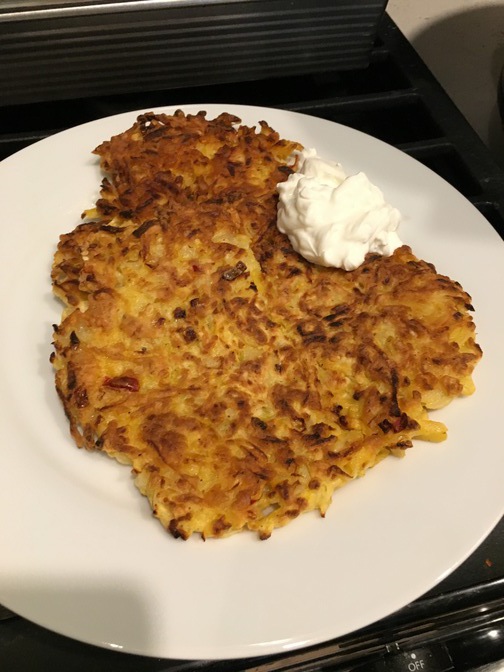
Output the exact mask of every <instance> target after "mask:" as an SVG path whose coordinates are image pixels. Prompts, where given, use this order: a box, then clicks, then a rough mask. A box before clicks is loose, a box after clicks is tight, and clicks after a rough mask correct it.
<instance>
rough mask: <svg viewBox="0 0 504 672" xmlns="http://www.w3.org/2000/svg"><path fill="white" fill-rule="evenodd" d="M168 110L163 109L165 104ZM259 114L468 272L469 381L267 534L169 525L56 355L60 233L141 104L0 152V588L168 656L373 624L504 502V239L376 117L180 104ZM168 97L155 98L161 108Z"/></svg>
mask: <svg viewBox="0 0 504 672" xmlns="http://www.w3.org/2000/svg"><path fill="white" fill-rule="evenodd" d="M174 109H175V108H171V109H166V110H163V111H166V112H173V111H174ZM200 109H206V110H207V111H208V115H209V117H213V116H215V115H217V114H218V113H219V112H222V111H227V112H232V113H234V114H236V115H237V116H239V117H240V118H241V119H242V120H243V121H244V122H245V123H247V124H255V123H257V122H258V121H260V120H262V119H264V120H265V121H267V122H268V123H269V124H270V125H271V126H272V127H273V128H275V129H276V130H278V131H279V132H280V134H281V135H282V136H283V137H286V138H289V139H293V140H297V141H299V142H301V143H302V144H303V145H305V146H306V147H315V148H317V149H318V151H319V153H320V154H321V155H322V156H324V157H325V158H328V159H332V160H335V161H339V162H341V163H342V164H343V166H344V168H345V169H346V170H347V172H349V173H350V172H357V171H359V170H363V171H364V172H366V173H367V175H368V177H369V178H370V179H371V181H373V182H374V183H375V184H377V185H378V186H379V187H380V188H381V189H382V190H383V191H384V193H385V196H386V198H387V200H388V201H389V202H390V203H392V204H393V205H395V206H396V207H398V208H399V209H400V210H401V212H402V213H403V217H404V221H403V223H402V226H401V229H400V234H401V237H402V240H403V241H404V242H406V243H407V244H409V245H411V247H412V248H413V251H414V252H415V253H416V255H417V256H419V257H422V258H424V259H426V260H428V261H431V262H433V263H434V264H435V265H436V267H437V269H438V271H439V272H441V273H444V274H447V275H449V276H451V277H452V278H453V279H456V280H458V281H459V282H461V284H462V285H463V287H464V288H465V289H466V290H467V291H468V292H469V293H470V294H471V295H472V297H473V302H474V305H475V308H476V313H475V320H476V324H477V327H478V330H477V332H478V341H479V343H480V344H481V346H482V348H483V351H484V357H483V360H482V361H481V362H480V363H479V365H478V367H477V369H476V374H475V382H476V385H477V391H476V393H475V394H474V395H473V396H472V397H469V398H465V399H460V400H456V401H454V402H453V403H452V404H451V405H450V406H449V407H447V408H445V409H443V410H441V411H438V412H436V413H435V414H434V416H435V417H436V418H439V419H440V420H442V421H443V422H445V423H446V424H447V425H448V429H449V438H448V440H447V441H445V442H444V443H441V444H429V443H424V442H421V441H418V442H416V444H415V446H414V448H412V449H411V450H409V451H408V453H407V455H406V457H405V459H404V460H396V459H393V458H389V459H387V460H385V462H383V463H382V464H380V465H379V467H377V468H376V469H373V470H372V471H371V472H369V474H368V475H367V476H366V477H365V478H364V479H361V480H358V481H355V482H353V483H351V484H349V485H348V486H346V487H345V488H343V489H342V490H341V491H339V492H337V493H336V494H335V496H334V498H333V503H332V506H331V507H330V509H329V512H328V514H327V516H326V518H325V519H322V518H321V517H320V516H318V515H317V514H315V513H310V514H306V515H303V516H301V517H300V518H299V519H298V520H296V521H295V522H294V523H292V524H291V525H289V526H287V527H286V528H283V529H281V530H277V531H276V532H275V533H274V534H273V536H272V537H271V538H270V539H269V540H268V541H259V540H258V539H257V538H256V537H255V536H254V535H253V534H252V533H250V534H249V533H243V534H238V535H235V536H232V537H230V538H228V539H223V540H209V541H206V542H203V541H202V540H201V539H200V538H196V537H194V538H191V539H190V540H189V541H187V542H182V541H180V540H175V539H173V538H172V537H171V536H170V535H169V534H167V533H166V532H164V531H163V529H162V527H161V525H160V524H159V522H157V521H156V520H155V519H154V518H153V517H152V515H151V512H150V508H149V506H148V503H147V501H146V500H145V499H144V498H143V497H141V496H140V495H139V493H138V492H137V491H136V489H135V487H134V485H133V481H132V477H131V475H130V471H129V469H128V468H125V467H121V466H119V465H118V464H116V463H115V462H113V461H112V460H110V459H108V458H107V457H105V456H104V455H101V454H95V453H87V452H85V451H80V450H78V449H77V448H76V447H75V446H74V444H73V441H72V440H71V439H70V436H69V430H68V423H67V420H66V418H65V417H64V413H63V410H62V408H61V405H60V403H59V400H58V398H57V395H56V393H55V390H54V381H53V372H52V368H51V365H50V363H49V355H50V353H51V350H52V348H51V338H52V327H51V325H52V323H57V322H59V321H60V313H61V306H60V304H59V303H58V302H57V301H56V300H55V299H54V298H53V296H52V293H51V284H50V269H51V264H52V257H53V253H54V251H55V248H56V244H57V241H58V236H59V235H60V234H62V233H64V232H68V231H70V230H72V229H73V228H74V226H75V225H76V224H78V223H79V221H80V219H79V218H80V213H81V212H82V211H83V210H84V209H85V208H87V207H89V206H91V205H93V203H94V201H95V199H96V197H97V196H98V189H99V184H100V179H101V177H100V171H99V168H98V165H97V159H96V157H94V156H93V155H92V154H91V151H92V150H93V149H94V147H95V146H97V145H98V144H99V143H100V142H101V141H102V140H105V139H108V138H109V137H110V136H111V135H113V134H115V133H120V132H121V131H123V130H126V129H127V128H128V127H129V126H130V125H131V124H132V123H133V121H134V120H135V118H136V116H137V114H138V112H132V113H128V114H121V115H117V116H114V117H109V118H106V119H102V120H99V121H95V122H91V123H88V124H84V125H82V126H79V127H76V128H73V129H70V130H67V131H65V132H63V133H59V134H57V135H54V136H52V137H50V138H48V139H46V140H43V141H41V142H39V143H37V144H35V145H32V146H30V147H28V148H27V149H24V150H22V151H21V152H19V153H18V154H15V155H14V156H12V157H10V158H8V159H7V160H5V161H3V162H2V163H1V164H0V203H1V204H2V239H1V247H0V288H1V289H0V311H1V315H2V325H3V326H2V329H1V332H0V400H1V404H0V409H1V410H0V427H1V431H2V444H1V445H2V452H1V455H2V469H1V470H0V537H1V539H2V548H1V552H0V602H2V603H3V604H4V605H5V606H6V607H9V608H10V609H12V610H14V611H16V612H17V613H19V614H20V615H21V616H24V617H26V618H28V619H30V620H32V621H34V622H36V623H38V624H41V625H43V626H45V627H47V628H49V629H51V630H53V631H56V632H59V633H62V634H64V635H68V636H70V637H72V638H75V639H78V640H81V641H85V642H89V643H92V644H97V645H100V646H104V647H108V648H112V649H119V650H122V651H126V652H131V653H138V654H145V655H150V656H156V657H166V658H183V659H198V658H214V659H222V658H233V657H245V656H258V655H262V654H269V653H276V652H285V651H288V650H292V649H296V648H299V647H304V646H307V645H313V644H316V643H318V642H321V641H325V640H328V639H331V638H335V637H339V636H342V635H344V634H346V633H349V632H351V631H353V630H356V629H358V628H361V627H363V626H366V625H368V624H370V623H372V622H374V621H376V620H377V619H380V618H381V617H384V616H386V615H388V614H390V613H391V612H393V611H395V610H396V609H398V608H400V607H402V606H404V605H406V604H407V603H409V602H410V601H412V600H413V599H415V598H417V597H419V596H420V595H422V594H423V593H424V592H425V591H427V590H428V589H430V588H432V587H433V586H434V585H435V584H436V583H437V582H438V581H440V580H441V579H443V578H444V577H445V576H447V574H449V573H450V572H451V571H453V570H454V569H455V568H456V567H457V566H458V565H459V564H460V563H461V562H462V561H463V560H464V559H465V558H466V557H467V556H469V555H470V554H471V552H472V551H473V550H474V549H475V548H476V547H477V546H478V545H479V544H480V543H481V541H482V540H483V539H484V537H485V536H486V535H487V534H488V533H489V532H490V531H491V529H492V528H493V526H494V525H495V524H496V523H497V522H498V520H499V519H500V517H501V515H502V514H503V511H504V488H503V487H502V474H503V473H504V451H503V450H502V439H501V438H500V432H499V422H500V419H501V418H502V417H503V415H504V394H503V393H502V381H504V354H503V348H502V343H504V310H503V299H502V287H504V245H503V242H502V240H501V239H500V238H499V236H498V235H497V233H496V232H495V231H494V230H493V229H492V227H491V226H490V224H489V223H488V222H487V221H486V220H485V219H484V218H483V217H482V216H481V215H480V214H479V213H478V212H477V211H476V210H475V209H474V208H473V206H472V205H470V204H469V203H468V202H467V201H466V200H465V199H464V198H463V197H462V196H461V195H460V194H459V193H458V192H457V191H455V190H454V189H453V188H452V187H451V186H449V185H448V184H447V183H446V182H444V181H443V180H442V179H440V178H439V177H438V176H436V175H435V174H434V173H433V172H431V171H429V170H428V169H427V168H425V167H424V166H422V165H421V164H420V163H418V162H416V161H415V160H413V159H411V158H410V157H408V156H406V155H405V154H403V153H401V152H399V151H398V150H396V149H394V148H392V147H390V146H388V145H386V144H383V143H382V142H380V141H378V140H375V139H373V138H371V137H369V136H367V135H364V134H362V133H359V132H357V131H354V130H351V129H349V128H346V127H344V126H340V125H338V124H335V123H332V122H329V121H324V120H321V119H316V118H312V117H308V116H305V115H301V114H296V113H290V112H285V111H281V110H273V109H264V108H254V107H242V106H235V105H198V106H185V107H184V110H185V111H187V112H195V111H198V110H200ZM157 111H159V110H157Z"/></svg>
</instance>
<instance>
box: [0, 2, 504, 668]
mask: <svg viewBox="0 0 504 672" xmlns="http://www.w3.org/2000/svg"><path fill="white" fill-rule="evenodd" d="M334 58H336V56H334ZM365 61H366V62H364V63H359V62H358V63H353V64H350V66H349V65H348V64H347V65H346V66H345V67H335V68H330V67H328V65H327V63H324V64H323V67H322V65H320V64H318V65H316V66H315V65H313V64H312V65H311V68H312V71H306V72H303V73H302V74H295V75H294V74H278V73H273V74H272V75H269V74H268V76H264V77H262V78H260V79H254V80H253V81H251V80H250V79H247V80H246V81H234V82H233V84H232V86H230V84H229V82H218V81H216V82H213V83H211V84H201V83H196V84H194V85H191V86H178V85H174V86H173V88H169V89H166V88H162V89H158V88H156V87H155V86H154V84H155V83H154V82H153V86H152V88H151V89H150V90H142V91H132V90H128V91H121V92H96V91H93V94H92V95H89V96H84V95H83V96H81V97H79V98H68V97H66V98H65V99H64V100H62V98H61V97H58V98H57V99H52V100H51V99H46V100H42V99H41V100H34V99H32V100H30V101H26V100H21V99H16V100H14V99H13V100H12V101H7V102H6V104H3V105H1V106H0V129H1V130H0V158H5V157H6V156H8V155H10V154H11V153H13V152H15V151H17V150H19V149H21V148H22V147H24V146H27V145H28V144H30V143H32V142H34V141H36V140H38V139H41V138H43V137H46V136H48V135H50V134H52V133H55V132H57V131H59V130H62V129H64V128H68V127H71V126H74V125H76V124H79V123H83V122H86V121H91V120H94V119H98V118H100V117H103V116H107V115H111V114H116V113H119V112H123V111H128V110H135V109H147V108H152V107H159V106H168V105H174V104H177V105H181V106H182V105H183V104H188V103H192V102H196V103H198V102H208V103H212V102H229V101H230V98H232V102H233V103H243V104H253V105H261V106H265V107H275V108H282V109H286V110H294V111H298V112H304V113H306V114H310V115H313V116H316V117H321V118H324V119H330V120H333V121H336V122H339V123H342V124H345V125H347V126H350V127H352V128H356V129H358V130H360V131H364V132H366V133H368V134H370V135H373V136H375V137H377V138H379V139H381V140H383V141H385V142H387V143H389V144H391V145H394V146H395V147H397V148H399V149H400V150H402V151H404V152H406V153H407V154H409V155H410V156H412V157H414V158H415V159H417V160H418V161H420V162H421V163H423V164H425V165H426V166H428V167H429V168H431V169H432V170H433V171H434V172H436V173H437V174H438V175H440V176H441V177H443V178H444V179H446V180H447V181H448V182H450V183H451V184H452V185H453V186H454V187H455V188H456V189H458V190H459V191H460V192H461V193H462V194H463V195H464V196H465V197H466V198H467V199H468V200H469V201H470V202H471V203H473V205H474V206H475V207H476V208H477V209H478V210H479V211H480V212H481V213H482V214H483V215H484V216H485V217H486V218H487V219H488V221H489V222H490V223H491V224H492V226H493V227H494V228H495V229H496V230H497V232H498V233H499V234H500V236H501V237H504V172H503V171H502V170H501V168H499V167H498V166H497V165H496V164H495V162H494V161H493V159H492V158H491V156H490V154H489V152H488V150H487V149H486V148H485V146H484V145H483V143H482V142H481V140H480V139H479V138H478V137H477V135H476V133H475V132H474V131H473V130H472V129H471V127H470V126H469V125H468V123H467V122H466V120H465V119H464V118H463V116H462V115H461V113H460V112H459V111H458V110H457V108H456V107H455V106H454V104H453V103H452V101H451V100H450V99H449V98H448V96H447V95H446V93H445V92H444V91H443V89H442V88H441V87H440V85H439V84H438V83H437V82H436V80H435V79H434V78H433V76H432V74H431V73H430V72H429V70H428V69H427V68H426V66H425V65H424V64H423V62H422V61H421V60H420V58H419V57H418V55H417V54H416V52H415V51H414V50H413V48H412V47H411V45H410V44H409V43H408V41H407V40H406V39H405V38H404V36H403V35H402V34H401V32H400V31H399V30H398V28H397V26H395V24H394V23H393V22H392V21H391V20H390V18H389V17H388V16H387V15H384V16H383V18H382V20H381V22H380V26H379V31H378V35H377V37H376V39H375V40H374V42H373V45H372V46H371V48H370V51H369V54H367V55H366V59H365ZM503 666H504V520H501V522H500V523H499V524H498V525H497V527H496V528H495V529H494V531H493V532H492V533H491V534H490V536H489V537H488V538H487V539H486V540H485V541H484V542H483V543H482V545H481V546H480V547H479V548H478V549H477V550H476V551H475V552H474V553H473V555H472V556H471V557H470V558H468V559H467V560H466V561H465V562H464V563H463V565H462V566H461V567H460V568H459V569H457V570H456V571H455V572H454V573H453V574H451V575H450V576H448V577H447V578H446V579H445V580H444V581H443V582H441V583H440V584H439V585H437V586H436V587H435V588H434V589H432V590H431V591H430V592H429V593H428V594H426V595H424V596H423V597H422V598H421V599H419V600H417V601H415V602H414V603H412V604H410V605H408V606H407V607H405V608H404V609H401V610H400V611H399V612H397V613H396V614H394V615H392V616H390V617H388V618H386V619H384V620H382V621H380V622H378V623H375V624H374V625H372V626H370V627H368V628H365V629H364V630H362V631H359V632H355V633H352V634H351V635H348V636H346V637H344V638H342V639H339V640H337V641H332V642H327V643H326V644H324V645H320V646H318V647H314V648H311V649H306V650H302V651H298V652H296V653H294V654H290V655H280V656H269V657H267V658H264V659H263V658H260V659H257V658H255V659H245V660H234V661H218V662H216V661H184V662H182V661H171V660H161V659H155V658H144V657H140V656H132V655H126V654H122V653H115V652H112V651H109V650H102V649H99V648H96V647H93V646H89V645H86V644H82V643H79V642H76V641H73V640H70V639H68V638H66V637H63V636H60V635H57V634H55V633H52V632H49V631H47V630H45V629H44V628H41V627H39V626H36V625H34V624H33V623H30V622H29V621H27V620H25V619H22V618H20V617H17V616H13V617H11V618H6V619H5V620H2V621H1V622H0V669H2V670H16V671H18V672H23V671H24V670H26V671H28V670H46V669H47V670H53V669H61V670H65V672H71V671H75V672H81V671H82V672H84V671H90V670H110V671H111V672H113V671H115V670H117V671H118V672H119V671H121V672H123V671H128V670H135V672H142V671H145V672H154V671H159V672H160V671H161V670H170V671H172V672H174V671H175V670H184V671H187V672H192V671H194V670H206V671H210V670H211V671H212V672H213V671H214V670H223V671H224V672H226V671H228V672H243V671H245V670H255V671H256V672H274V671H275V670H290V671H291V672H294V671H299V672H301V671H303V672H308V671H309V670H310V671H314V670H323V669H324V670H357V669H358V670H362V671H363V672H365V671H367V670H370V671H375V670H376V671H377V672H378V671H382V670H410V671H411V672H415V670H424V671H427V670H432V671H436V672H437V671H439V672H441V671H442V670H450V669H455V670H476V669H480V668H481V669H485V670H493V669H495V670H497V669H503Z"/></svg>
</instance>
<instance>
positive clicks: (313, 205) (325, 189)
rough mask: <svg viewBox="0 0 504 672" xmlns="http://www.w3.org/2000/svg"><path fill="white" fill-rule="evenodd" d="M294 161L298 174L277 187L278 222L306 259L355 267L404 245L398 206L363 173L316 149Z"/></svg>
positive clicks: (351, 268) (308, 150) (325, 263)
mask: <svg viewBox="0 0 504 672" xmlns="http://www.w3.org/2000/svg"><path fill="white" fill-rule="evenodd" d="M292 159H293V161H294V160H297V165H296V170H295V172H294V173H292V174H291V175H289V177H288V179H287V180H286V181H285V182H281V183H280V184H278V185H277V189H278V193H279V202H278V217H277V226H278V228H279V230H280V231H281V232H282V233H285V234H287V236H288V237H289V240H290V242H291V244H292V246H293V247H294V249H295V250H296V251H297V252H299V253H300V254H301V255H302V256H303V257H305V259H307V260H308V261H311V262H313V263H315V264H319V265H321V266H335V267H337V268H343V269H345V270H347V271H351V270H354V269H355V268H358V267H359V266H360V265H361V264H362V263H363V261H364V258H365V256H366V254H367V253H368V252H372V253H375V254H376V253H377V254H381V255H384V256H390V255H391V254H392V253H393V252H394V250H395V249H397V248H398V247H400V246H401V245H402V242H401V240H400V239H399V236H398V234H397V229H398V226H399V223H400V221H401V214H400V212H399V210H397V208H394V207H392V206H391V205H389V204H388V203H387V202H386V201H385V198H384V196H383V193H382V192H381V190H380V189H379V188H378V187H377V186H375V185H374V184H372V183H371V182H370V181H369V180H368V178H367V177H366V175H365V174H364V173H362V172H361V173H357V174H355V175H350V176H348V175H347V174H346V173H345V171H344V170H343V168H342V166H341V165H340V164H339V163H334V162H331V161H325V160H324V159H322V158H321V157H319V156H318V155H317V152H316V151H315V150H314V149H303V150H302V151H296V152H294V154H293V157H292Z"/></svg>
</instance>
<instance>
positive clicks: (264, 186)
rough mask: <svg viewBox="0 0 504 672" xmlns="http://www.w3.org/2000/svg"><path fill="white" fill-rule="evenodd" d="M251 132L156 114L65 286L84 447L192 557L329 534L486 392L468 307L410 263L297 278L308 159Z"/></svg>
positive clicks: (114, 172)
mask: <svg viewBox="0 0 504 672" xmlns="http://www.w3.org/2000/svg"><path fill="white" fill-rule="evenodd" d="M239 124H240V120H239V119H237V118H236V117H233V116H231V115H229V114H222V115H220V116H219V117H217V118H216V119H214V120H208V119H207V118H206V115H205V114H204V113H200V114H198V115H187V116H186V115H184V114H183V113H182V112H180V111H179V112H177V113H175V114H174V115H173V116H168V115H164V114H153V113H149V114H144V115H141V116H139V117H138V119H137V121H136V123H135V124H134V125H133V127H132V128H130V129H129V130H127V131H125V132H124V133H121V134H120V135H118V136H115V137H114V138H112V139H111V140H109V141H106V142H104V143H103V144H101V145H100V146H99V147H98V148H97V149H96V150H95V152H96V154H97V155H98V156H99V157H100V160H101V166H102V168H103V171H104V173H105V175H106V177H105V178H104V181H103V183H102V188H101V196H100V199H99V200H98V201H97V203H96V207H95V208H94V209H93V210H91V211H87V212H86V213H85V221H84V222H83V223H82V224H80V225H79V226H77V227H76V228H75V229H74V230H73V231H71V232H70V233H68V234H65V235H62V236H61V238H60V242H59V245H58V249H57V252H56V254H55V258H54V265H53V271H52V280H53V287H54V291H55V293H56V295H57V296H58V297H60V298H61V299H62V301H63V302H64V304H65V309H64V313H63V317H62V322H61V324H60V325H59V326H57V327H56V328H55V334H54V354H53V355H52V361H53V365H54V369H55V372H56V387H57V390H58V393H59V395H60V398H61V400H62V402H63V404H64V407H65V410H66V413H67V416H68V418H69V421H70V427H71V432H72V435H73V437H74V439H75V441H76V443H77V445H78V446H79V447H85V448H87V449H88V450H99V451H102V452H104V453H106V454H108V455H110V456H111V457H114V458H115V459H117V460H118V461H119V462H121V463H124V464H127V465H130V466H131V468H132V469H133V473H134V475H135V483H136V485H137V486H138V488H139V490H140V491H141V492H142V493H143V494H144V495H146V496H147V497H148V499H149V502H150V504H151V506H152V509H153V511H154V514H155V515H156V516H157V517H158V518H159V520H160V522H161V524H162V525H163V527H164V528H166V529H167V530H169V531H170V532H171V533H172V534H173V535H174V536H175V537H181V538H183V539H187V538H188V537H189V536H190V535H191V534H192V533H199V534H201V535H202V536H203V538H207V537H222V536H225V535H228V534H231V533H233V532H237V531H239V530H245V529H249V530H254V531H256V532H257V533H258V534H259V536H260V537H261V538H262V539H265V538H267V537H269V536H270V534H271V533H272V531H273V529H274V528H276V527H279V526H282V525H285V524H286V523H288V522H290V521H292V520H293V519H295V518H296V517H297V516H298V515H299V514H300V513H302V512H304V511H310V510H314V509H315V510H319V511H320V512H321V513H322V514H325V512H326V510H327V508H328V506H329V504H330V502H331V498H332V496H333V493H334V491H335V490H336V489H337V488H339V487H340V486H342V485H343V484H345V483H347V482H348V481H349V480H351V479H354V478H356V477H358V476H362V475H364V474H365V473H366V471H367V470H368V469H369V468H370V467H372V466H374V465H375V464H377V463H378V462H379V461H380V460H382V459H383V458H384V457H386V456H387V455H389V454H391V453H392V454H394V455H402V454H403V453H404V452H405V451H406V449H408V448H410V447H411V446H412V442H413V440H415V439H426V440H429V441H439V440H442V439H443V438H445V436H446V428H445V426H444V425H443V424H441V423H440V422H439V421H433V420H432V419H430V418H429V415H428V411H429V409H432V408H438V407H441V406H443V405H445V404H447V403H448V402H450V401H451V400H452V399H454V398H455V397H458V396H459V395H467V394H470V393H471V392H473V389H474V386H473V382H472V377H471V376H472V371H473V369H474V366H475V365H476V363H477V361H478V359H479V358H480V356H481V350H480V348H479V347H478V345H477V344H476V343H475V340H474V333H475V327H474V323H473V321H472V318H471V315H470V311H471V310H472V306H471V299H470V297H469V295H468V294H467V293H466V292H465V291H464V290H463V289H462V288H461V286H460V285H459V284H458V283H456V282H454V281H452V280H451V279H449V278H448V277H445V276H443V275H440V274H438V273H437V272H436V270H435V268H434V267H433V266H432V265H431V264H428V263H426V262H424V261H421V260H419V259H417V258H416V257H415V256H414V255H413V253H412V251H411V250H410V249H409V248H408V247H406V246H404V247H402V248H399V249H398V250H397V251H396V252H395V253H394V254H393V255H392V256H391V257H389V258H384V257H379V256H370V255H368V257H367V259H366V261H365V263H364V264H363V265H362V266H361V267H360V268H358V269H357V270H355V271H352V272H346V271H343V270H339V269H329V268H323V267H319V266H315V265H313V264H310V263H309V262H307V261H305V260H304V259H303V258H301V257H300V256H299V255H298V254H297V253H296V252H295V251H294V250H293V249H292V247H291V245H290V243H289V241H288V239H287V237H285V236H284V235H283V234H281V233H280V232H279V231H278V229H277V227H276V207H277V195H276V184H277V183H278V182H280V181H282V180H284V179H286V178H287V176H288V175H289V173H290V172H291V168H289V167H288V165H287V158H288V157H289V155H290V154H291V152H292V151H293V150H294V149H296V148H299V145H298V144H297V143H295V142H289V141H286V140H282V139H281V138H280V137H279V135H278V134H277V133H276V132H274V131H273V130H272V129H271V128H270V127H269V126H268V125H267V124H266V123H261V124H260V126H259V130H257V129H255V128H248V127H246V126H240V125H239ZM417 449H421V448H417ZM334 515H337V512H335V514H334Z"/></svg>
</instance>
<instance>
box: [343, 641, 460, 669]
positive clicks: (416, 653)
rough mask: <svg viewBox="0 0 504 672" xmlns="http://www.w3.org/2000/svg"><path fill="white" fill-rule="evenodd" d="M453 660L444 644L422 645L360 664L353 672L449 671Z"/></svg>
mask: <svg viewBox="0 0 504 672" xmlns="http://www.w3.org/2000/svg"><path fill="white" fill-rule="evenodd" d="M449 670H453V662H452V659H451V657H450V654H449V652H448V649H447V648H446V646H444V644H435V645H433V646H422V647H419V648H416V649H414V650H411V651H400V652H399V653H390V654H387V655H385V656H383V657H382V658H380V659H379V660H375V661H373V662H370V663H368V664H364V665H360V666H359V667H356V668H354V669H353V670H352V672H448V671H449Z"/></svg>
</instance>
